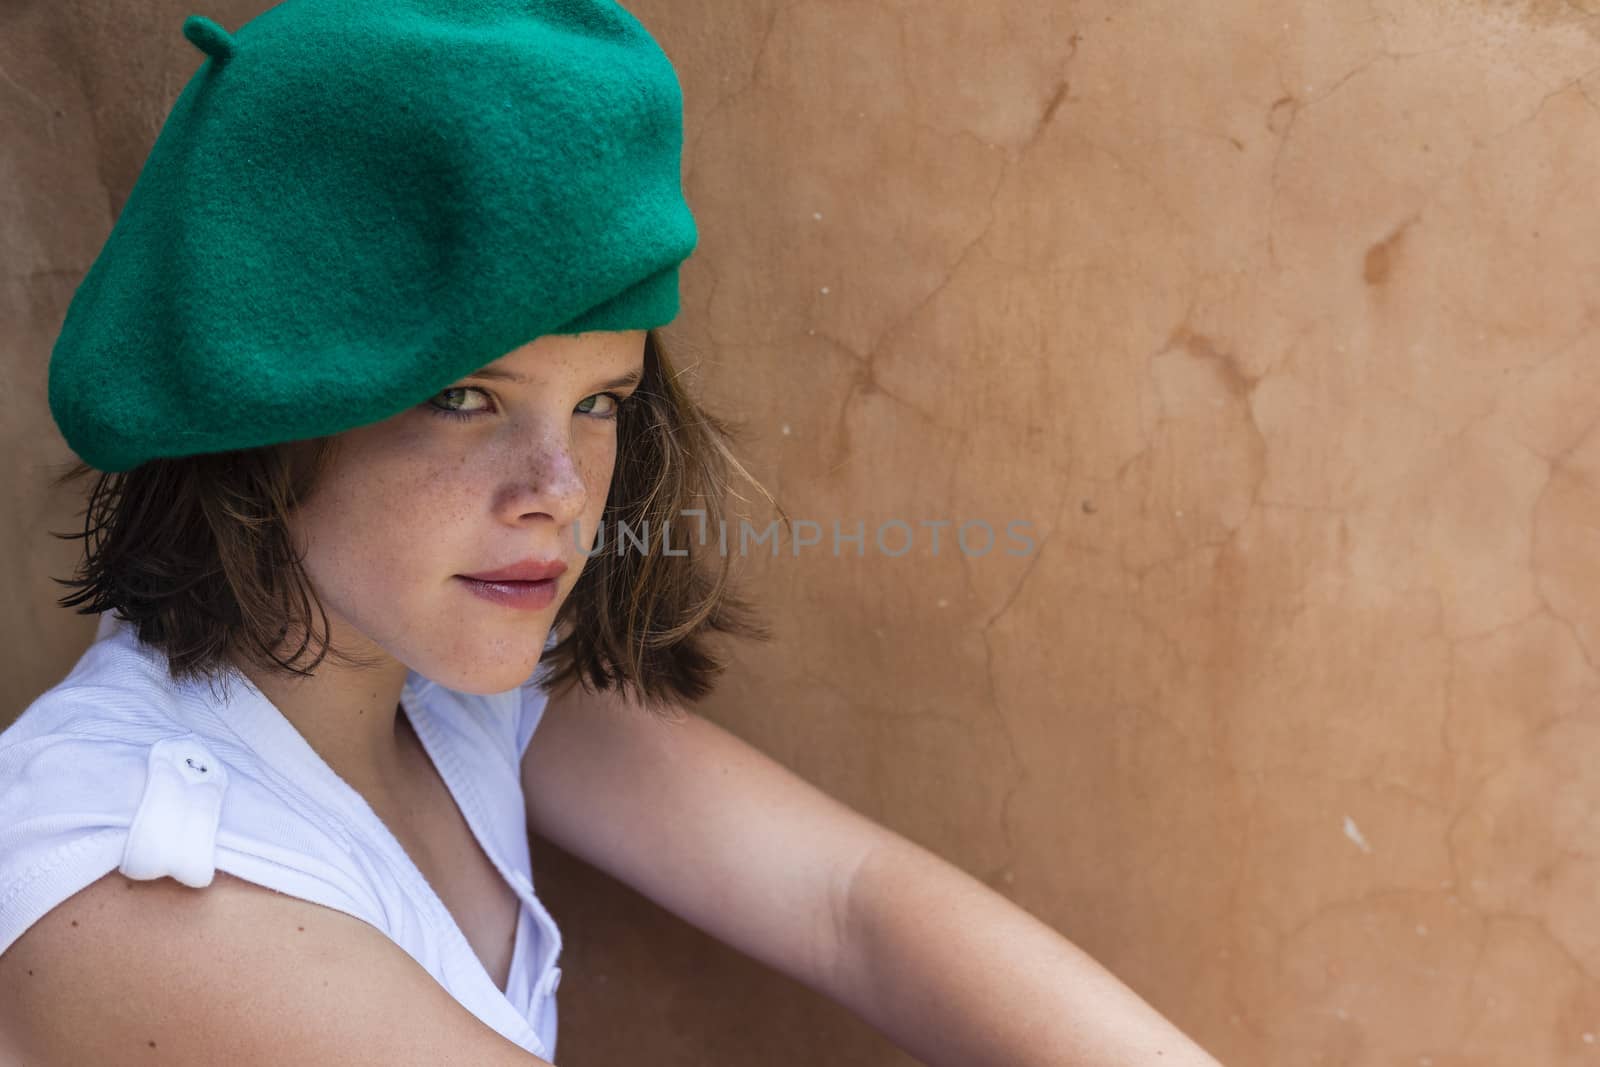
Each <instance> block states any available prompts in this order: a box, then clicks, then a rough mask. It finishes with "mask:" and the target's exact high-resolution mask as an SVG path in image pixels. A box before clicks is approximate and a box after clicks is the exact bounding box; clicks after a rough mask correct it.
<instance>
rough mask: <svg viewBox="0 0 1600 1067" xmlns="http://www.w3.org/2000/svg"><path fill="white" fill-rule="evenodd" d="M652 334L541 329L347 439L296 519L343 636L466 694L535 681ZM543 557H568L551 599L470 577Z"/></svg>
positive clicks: (599, 507)
mask: <svg viewBox="0 0 1600 1067" xmlns="http://www.w3.org/2000/svg"><path fill="white" fill-rule="evenodd" d="M644 343H645V331H643V330H631V331H626V332H616V333H612V332H594V333H586V334H579V335H575V336H571V335H551V336H546V337H541V338H539V339H537V340H536V341H533V342H531V343H529V344H528V345H525V346H523V347H522V348H519V349H517V350H516V351H514V352H511V353H510V354H509V355H506V356H503V357H502V358H500V359H498V360H496V361H495V362H494V363H491V364H490V365H489V366H487V367H485V368H483V369H481V370H480V371H478V372H477V373H476V374H472V375H468V376H466V377H464V378H461V379H459V380H458V381H457V382H455V383H454V384H453V385H452V386H451V387H449V388H447V389H445V390H444V391H443V392H440V393H437V394H435V395H434V396H433V397H432V398H430V399H429V400H427V401H425V402H423V403H422V404H420V405H418V406H417V407H415V408H412V409H410V410H408V411H403V412H401V413H400V414H398V415H394V416H392V417H390V418H388V419H385V420H384V421H382V422H378V423H373V424H371V425H368V426H361V427H357V428H356V429H353V430H348V431H346V432H344V433H343V434H341V435H339V451H338V452H337V454H336V456H335V458H334V461H333V463H332V465H331V466H330V467H329V468H328V469H327V471H326V472H325V474H324V476H323V478H322V479H321V480H320V481H319V482H318V483H317V485H316V487H315V488H314V490H313V491H312V493H311V495H310V496H309V497H308V498H307V499H306V500H305V501H303V502H302V504H301V506H300V508H299V509H298V510H297V511H296V513H295V515H294V517H293V527H294V528H293V531H292V532H293V533H294V534H295V535H296V537H297V538H298V539H299V540H298V544H299V545H300V546H301V547H302V548H303V550H304V551H305V553H306V556H305V568H306V572H307V575H308V576H309V577H310V579H311V582H312V585H313V586H314V587H315V590H316V592H317V595H318V596H319V597H320V598H321V600H322V603H323V605H324V607H325V608H326V609H327V612H328V620H329V623H330V626H331V627H332V635H333V639H334V642H335V644H336V645H338V647H340V648H342V649H346V650H348V651H352V652H360V653H371V652H372V651H373V647H372V646H376V648H377V649H379V650H381V651H382V652H385V653H387V654H388V655H390V656H392V657H393V658H394V659H396V660H398V661H399V662H400V663H402V664H404V665H405V666H406V667H407V668H409V669H411V670H414V671H417V672H418V673H420V674H422V675H424V676H425V677H428V678H431V679H433V680H434V681H435V682H438V683H439V684H440V685H443V686H446V687H448V688H451V689H457V690H460V691H462V692H468V693H496V692H503V691H504V690H507V689H511V688H513V687H515V686H517V685H519V684H521V683H522V682H524V681H526V680H527V678H528V677H529V675H531V674H532V672H533V669H534V667H535V666H536V665H537V664H538V660H539V655H540V652H541V651H542V650H543V645H544V641H545V638H546V637H547V636H548V634H549V631H550V625H551V623H552V622H553V621H554V619H555V616H556V611H557V609H558V608H560V606H561V604H562V602H563V601H564V600H566V598H567V596H568V595H569V594H570V593H571V591H572V586H573V584H574V583H575V582H576V581H577V580H578V576H579V575H580V574H581V573H582V572H583V565H584V563H585V556H584V554H583V553H584V552H586V551H587V550H589V549H590V548H591V547H592V546H593V544H594V540H595V534H596V532H597V530H598V528H599V523H600V516H601V514H602V512H603V511H604V510H605V505H606V494H607V492H608V491H609V488H610V484H611V474H612V469H613V467H614V465H615V463H616V458H617V421H616V415H617V410H618V409H617V399H618V398H619V397H627V396H629V395H631V394H632V393H633V391H634V389H635V388H636V387H637V376H638V375H639V374H640V373H641V372H642V371H643V367H644ZM630 376H632V377H633V379H634V380H632V381H626V382H622V383H621V384H619V380H620V379H626V378H629V377H630ZM529 559H534V560H539V561H549V560H560V561H561V562H563V563H565V564H566V565H567V570H566V571H565V572H564V573H562V574H561V575H560V576H559V577H557V578H556V580H555V583H556V594H555V598H554V599H553V600H552V601H551V602H550V604H549V605H547V606H545V607H542V608H538V609H537V610H527V609H523V608H516V607H508V606H505V605H502V604H498V603H494V602H492V601H490V600H487V599H484V598H483V597H481V596H479V595H478V594H477V593H474V592H473V591H472V587H471V585H470V583H468V582H466V581H465V580H464V579H463V578H462V577H461V576H462V575H467V574H478V573H482V572H485V571H494V570H499V569H500V568H503V567H506V566H508V565H510V564H513V563H519V562H522V561H525V560H529Z"/></svg>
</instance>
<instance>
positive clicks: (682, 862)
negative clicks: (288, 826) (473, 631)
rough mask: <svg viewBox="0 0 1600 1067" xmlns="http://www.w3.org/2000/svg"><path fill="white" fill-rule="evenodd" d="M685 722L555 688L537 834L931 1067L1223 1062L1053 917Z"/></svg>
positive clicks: (535, 784) (533, 758)
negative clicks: (1042, 916)
mask: <svg viewBox="0 0 1600 1067" xmlns="http://www.w3.org/2000/svg"><path fill="white" fill-rule="evenodd" d="M675 710H681V709H675ZM682 714H683V718H682V720H681V721H678V722H665V721H662V720H660V719H657V718H653V717H652V716H651V715H650V714H649V713H648V712H647V711H646V710H644V709H643V708H640V707H637V706H634V705H630V704H628V703H625V701H624V699H623V698H622V697H621V696H620V695H619V694H618V693H617V692H615V691H612V692H608V693H591V692H588V691H586V690H583V689H581V688H576V687H574V688H571V689H569V690H567V691H566V692H564V693H559V694H552V695H551V696H550V698H549V700H548V702H547V704H546V707H545V710H544V713H543V718H542V719H541V721H540V723H539V726H538V728H537V731H536V733H535V735H534V737H533V741H532V743H531V744H530V745H529V746H528V749H527V752H526V753H525V755H524V757H523V764H522V783H523V793H524V795H525V799H526V801H527V805H528V825H529V827H530V828H531V829H532V830H533V831H534V832H536V833H538V834H539V835H540V836H541V837H544V838H546V839H547V840H549V841H552V842H554V843H555V844H556V845H558V846H560V847H561V848H562V849H563V850H565V851H566V852H569V853H571V854H572V855H574V856H576V857H577V858H579V859H581V860H583V861H584V862H586V863H589V864H590V865H592V866H594V867H596V868H598V869H600V870H602V871H604V872H606V873H607V874H609V875H611V876H612V877H613V878H616V879H617V880H618V881H620V882H622V883H624V884H625V885H629V886H631V887H632V888H633V889H635V890H636V891H637V892H639V893H640V894H642V895H644V896H645V897H647V898H649V899H650V900H652V901H654V902H655V903H656V904H658V905H660V906H661V907H662V908H665V909H666V910H667V911H670V912H672V913H673V914H674V915H676V916H677V917H678V918H680V919H682V920H684V921H685V922H687V923H689V924H690V925H692V926H695V927H698V928H699V929H700V930H702V931H704V932H705V933H707V934H709V935H711V936H712V937H714V938H716V939H718V940H719V941H722V942H723V943H725V944H727V945H729V946H731V947H732V948H734V949H736V950H738V951H740V952H742V953H744V954H745V955H747V956H750V957H752V958H753V959H756V960H759V961H760V962H762V963H765V964H767V965H768V966H770V967H773V968H774V969H776V970H778V971H780V972H782V973H784V974H786V975H788V976H789V977H791V978H794V979H795V980H797V981H799V982H801V983H802V984H804V985H806V986H808V987H810V988H811V989H814V990H816V991H817V992H819V993H822V994H823V995H825V996H827V997H829V998H831V999H833V1000H834V1001H836V1002H838V1003H839V1004H841V1005H843V1006H844V1007H846V1008H849V1009H850V1010H851V1011H853V1012H855V1013H856V1014H857V1015H859V1016H861V1017H862V1018H863V1019H864V1020H865V1021H867V1022H868V1023H869V1024H871V1025H873V1026H875V1027H876V1028H878V1029H879V1030H880V1031H881V1032H883V1033H884V1034H885V1035H886V1036H887V1037H889V1038H890V1039H891V1040H892V1041H894V1042H896V1043H897V1044H899V1045H900V1046H901V1047H902V1048H904V1049H906V1050H907V1051H908V1052H910V1053H912V1054H913V1055H915V1056H918V1057H920V1058H922V1059H923V1060H924V1062H926V1063H928V1064H930V1065H932V1067H957V1065H960V1067H969V1065H970V1067H981V1065H984V1064H1004V1065H1006V1067H1033V1065H1039V1067H1043V1065H1045V1064H1049V1065H1050V1067H1069V1065H1070V1067H1109V1065H1112V1064H1115V1065H1117V1067H1134V1065H1144V1064H1149V1065H1151V1067H1156V1065H1159V1067H1196V1065H1200V1064H1204V1065H1208V1067H1216V1061H1215V1060H1213V1059H1211V1058H1210V1057H1209V1056H1207V1055H1205V1053H1203V1052H1202V1051H1201V1050H1200V1049H1199V1048H1198V1047H1197V1046H1195V1045H1194V1044H1193V1043H1192V1042H1190V1041H1189V1040H1188V1039H1187V1038H1185V1037H1184V1036H1183V1035H1182V1034H1181V1033H1179V1032H1178V1031H1177V1030H1176V1029H1174V1028H1173V1026H1172V1025H1171V1024H1170V1023H1168V1022H1167V1021H1166V1020H1165V1019H1163V1018H1162V1017H1161V1016H1160V1015H1159V1014H1157V1013H1156V1012H1155V1011H1154V1009H1152V1008H1150V1007H1149V1006H1148V1005H1147V1004H1145V1002H1144V1001H1142V1000H1140V999H1139V998H1138V997H1137V996H1136V995H1135V994H1134V993H1133V992H1132V991H1131V990H1129V989H1128V988H1127V987H1126V986H1124V985H1122V984H1121V983H1120V982H1118V981H1117V980H1116V979H1115V978H1113V977H1112V976H1111V975H1110V974H1109V973H1107V972H1106V971H1105V970H1103V969H1102V968H1100V967H1098V966H1097V965H1096V964H1095V963H1094V962H1093V961H1092V960H1090V959H1089V958H1088V957H1087V956H1085V955H1084V954H1083V953H1081V952H1079V951H1078V950H1077V949H1075V948H1074V947H1073V946H1072V945H1071V944H1070V943H1068V942H1067V941H1066V940H1065V939H1064V938H1062V937H1061V936H1060V935H1059V934H1057V933H1056V932H1055V931H1054V930H1052V929H1050V927H1048V926H1047V925H1045V924H1044V923H1042V922H1040V921H1039V920H1037V919H1035V918H1033V917H1032V916H1031V915H1029V914H1027V913H1026V912H1025V911H1023V910H1021V909H1020V908H1017V907H1016V906H1015V905H1013V904H1011V903H1010V902H1009V901H1007V900H1006V899H1005V898H1004V897H1001V896H999V895H998V894H996V893H993V892H991V891H990V890H989V889H987V888H986V887H985V886H983V885H982V883H980V882H977V881H976V880H975V879H972V878H969V877H968V876H967V875H965V874H963V873H962V872H961V871H960V870H959V869H957V868H955V867H953V866H952V865H950V864H948V863H945V862H944V861H942V860H939V859H938V858H937V857H935V856H933V855H932V854H931V853H927V852H924V851H922V850H921V849H919V848H917V847H916V846H914V845H913V844H912V843H911V842H909V841H907V840H906V839H905V838H903V837H901V836H899V835H897V834H895V833H893V832H892V831H890V830H889V829H887V828H886V827H883V826H881V825H879V824H878V823H876V822H874V821H872V820H871V819H868V818H867V817H866V816H864V815H862V814H860V813H859V812H856V811H854V810H852V809H851V808H850V807H848V806H847V805H845V804H843V803H841V802H839V801H838V800H836V799H834V798H833V797H831V796H829V795H828V794H826V793H824V792H822V791H821V790H819V789H817V788H816V787H815V786H813V785H811V784H810V783H808V782H806V781H805V780H804V779H802V778H800V777H798V776H797V775H795V774H794V773H792V772H791V771H789V770H788V769H787V768H785V767H784V766H782V765H781V764H779V763H777V762H776V761H774V760H772V759H771V758H769V757H768V756H766V755H765V754H763V753H762V752H760V751H759V750H757V749H756V748H754V747H752V746H751V745H749V744H747V743H745V742H744V741H742V740H740V739H739V738H737V737H735V736H734V735H733V734H731V733H729V732H728V731H727V730H724V729H723V728H721V727H720V726H717V725H716V724H714V723H712V722H710V721H709V720H707V719H705V718H703V717H701V716H699V715H696V714H694V713H693V712H687V711H683V712H682Z"/></svg>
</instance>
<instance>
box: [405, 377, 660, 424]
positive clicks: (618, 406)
mask: <svg viewBox="0 0 1600 1067" xmlns="http://www.w3.org/2000/svg"><path fill="white" fill-rule="evenodd" d="M455 393H477V394H478V395H479V396H481V397H483V398H484V399H485V400H487V399H488V397H489V394H487V393H485V392H484V391H483V390H482V389H478V388H474V387H473V386H470V385H458V386H454V387H453V388H450V389H445V390H443V391H442V392H438V393H435V394H434V395H433V396H432V397H430V398H429V399H428V400H427V401H426V402H425V403H424V404H423V407H424V409H426V410H427V411H428V412H429V413H431V414H434V415H442V416H444V417H445V418H447V419H475V418H477V417H478V416H479V415H482V414H485V413H486V412H485V411H484V410H471V411H460V410H457V409H455V408H451V407H441V406H440V405H439V404H438V403H437V402H438V401H439V399H440V398H441V397H449V396H450V395H451V394H455ZM597 397H610V398H611V409H610V411H609V412H601V413H598V414H596V413H595V412H594V411H592V410H589V409H586V408H584V407H583V405H584V404H587V403H588V402H589V401H591V400H594V399H596V398H597ZM632 399H633V397H632V396H631V395H629V396H621V395H619V394H617V393H595V394H594V396H588V397H584V398H583V400H582V401H581V402H580V403H579V405H578V410H579V412H580V413H582V414H584V415H590V416H592V417H594V418H597V419H604V420H606V421H608V422H609V421H612V420H614V419H616V417H617V416H618V415H619V414H621V412H622V409H623V408H624V407H625V406H627V404H628V402H629V401H631V400H632ZM489 410H492V408H491V409H489Z"/></svg>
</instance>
